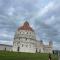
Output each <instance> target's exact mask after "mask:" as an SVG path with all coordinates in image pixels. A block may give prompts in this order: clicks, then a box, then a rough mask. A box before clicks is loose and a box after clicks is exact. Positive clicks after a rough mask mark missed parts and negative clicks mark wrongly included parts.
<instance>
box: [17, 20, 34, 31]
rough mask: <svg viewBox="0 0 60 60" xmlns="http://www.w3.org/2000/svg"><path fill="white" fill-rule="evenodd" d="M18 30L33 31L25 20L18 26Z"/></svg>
mask: <svg viewBox="0 0 60 60" xmlns="http://www.w3.org/2000/svg"><path fill="white" fill-rule="evenodd" d="M18 30H28V31H34V30H33V29H32V28H31V27H30V25H29V23H28V22H27V21H26V22H25V23H24V24H23V26H21V27H19V28H18Z"/></svg>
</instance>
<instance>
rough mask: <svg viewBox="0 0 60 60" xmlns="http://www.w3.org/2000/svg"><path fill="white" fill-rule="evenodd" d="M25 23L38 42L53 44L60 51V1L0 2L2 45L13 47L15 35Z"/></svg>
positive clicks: (24, 0) (3, 0)
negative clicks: (26, 22) (29, 26)
mask: <svg viewBox="0 0 60 60" xmlns="http://www.w3.org/2000/svg"><path fill="white" fill-rule="evenodd" d="M24 21H28V22H29V24H30V25H31V27H32V28H33V29H34V30H35V33H36V36H37V39H38V40H43V41H44V43H45V44H47V43H48V42H49V41H52V42H53V49H58V50H60V0H0V44H9V45H13V39H14V34H15V32H16V30H17V28H18V27H20V26H21V25H22V24H23V22H24Z"/></svg>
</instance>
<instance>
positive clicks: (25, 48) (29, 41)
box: [13, 21, 52, 53]
mask: <svg viewBox="0 0 60 60" xmlns="http://www.w3.org/2000/svg"><path fill="white" fill-rule="evenodd" d="M13 51H16V52H29V53H36V52H40V53H52V42H51V41H50V42H49V45H44V44H43V41H38V40H37V39H36V34H35V31H34V30H33V29H32V28H31V27H30V25H29V23H28V22H27V21H26V22H25V23H24V24H23V26H21V27H19V28H18V29H17V31H16V33H15V36H14V41H13Z"/></svg>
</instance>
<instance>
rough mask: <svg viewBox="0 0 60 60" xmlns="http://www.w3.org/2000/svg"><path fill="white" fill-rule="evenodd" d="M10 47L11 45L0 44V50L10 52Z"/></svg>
mask: <svg viewBox="0 0 60 60" xmlns="http://www.w3.org/2000/svg"><path fill="white" fill-rule="evenodd" d="M12 47H13V46H11V45H5V44H0V50H4V51H12Z"/></svg>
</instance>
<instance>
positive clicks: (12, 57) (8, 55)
mask: <svg viewBox="0 0 60 60" xmlns="http://www.w3.org/2000/svg"><path fill="white" fill-rule="evenodd" d="M0 60H48V54H45V53H34V54H33V53H20V52H18V53H17V52H6V51H0ZM52 60H58V58H57V56H56V55H52Z"/></svg>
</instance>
